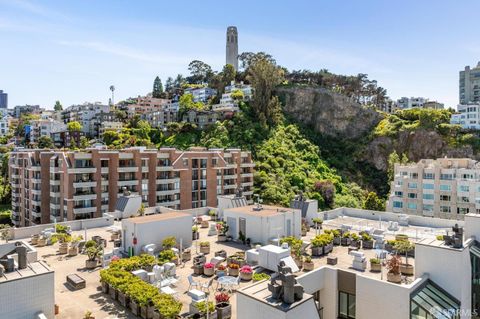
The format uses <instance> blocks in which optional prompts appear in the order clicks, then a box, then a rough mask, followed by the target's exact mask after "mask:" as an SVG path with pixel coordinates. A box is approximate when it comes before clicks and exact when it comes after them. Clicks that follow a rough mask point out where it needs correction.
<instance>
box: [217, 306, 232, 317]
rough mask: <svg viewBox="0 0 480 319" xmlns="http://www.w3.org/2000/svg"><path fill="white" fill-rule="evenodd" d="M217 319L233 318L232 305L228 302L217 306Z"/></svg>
mask: <svg viewBox="0 0 480 319" xmlns="http://www.w3.org/2000/svg"><path fill="white" fill-rule="evenodd" d="M215 309H216V311H217V319H230V318H231V317H232V305H231V304H229V303H228V302H221V303H218V304H217V305H216V306H215Z"/></svg>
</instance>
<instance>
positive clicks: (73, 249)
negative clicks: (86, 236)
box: [68, 236, 83, 256]
mask: <svg viewBox="0 0 480 319" xmlns="http://www.w3.org/2000/svg"><path fill="white" fill-rule="evenodd" d="M82 239H83V237H82V236H73V237H72V241H71V242H70V247H69V248H68V255H69V256H76V255H78V243H79V242H80V241H81V240H82Z"/></svg>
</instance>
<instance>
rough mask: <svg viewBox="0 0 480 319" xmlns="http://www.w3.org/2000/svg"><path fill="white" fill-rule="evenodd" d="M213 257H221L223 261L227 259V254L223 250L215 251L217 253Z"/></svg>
mask: <svg viewBox="0 0 480 319" xmlns="http://www.w3.org/2000/svg"><path fill="white" fill-rule="evenodd" d="M215 257H222V258H225V259H226V258H227V252H226V251H225V250H223V249H221V250H217V251H216V252H215Z"/></svg>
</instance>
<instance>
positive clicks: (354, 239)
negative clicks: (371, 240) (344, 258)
mask: <svg viewBox="0 0 480 319" xmlns="http://www.w3.org/2000/svg"><path fill="white" fill-rule="evenodd" d="M350 239H351V240H350V246H352V247H357V248H360V244H361V243H360V237H359V236H358V235H357V234H356V233H350Z"/></svg>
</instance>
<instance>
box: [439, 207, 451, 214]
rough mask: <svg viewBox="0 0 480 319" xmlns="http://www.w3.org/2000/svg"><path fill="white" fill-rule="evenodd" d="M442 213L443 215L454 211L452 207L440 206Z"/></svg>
mask: <svg viewBox="0 0 480 319" xmlns="http://www.w3.org/2000/svg"><path fill="white" fill-rule="evenodd" d="M440 212H441V213H451V212H452V209H451V208H450V206H440Z"/></svg>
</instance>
